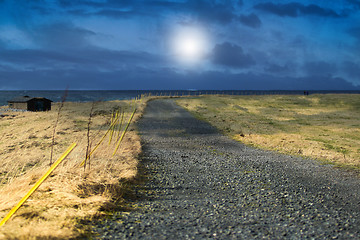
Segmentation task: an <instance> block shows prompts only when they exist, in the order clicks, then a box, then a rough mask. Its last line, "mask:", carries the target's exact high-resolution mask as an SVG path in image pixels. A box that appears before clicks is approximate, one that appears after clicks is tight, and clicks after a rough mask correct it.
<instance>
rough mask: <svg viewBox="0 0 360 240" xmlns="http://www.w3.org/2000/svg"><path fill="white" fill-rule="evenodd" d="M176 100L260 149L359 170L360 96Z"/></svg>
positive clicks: (277, 96) (222, 97)
mask: <svg viewBox="0 0 360 240" xmlns="http://www.w3.org/2000/svg"><path fill="white" fill-rule="evenodd" d="M178 104H180V105H181V106H184V107H185V108H187V109H189V110H190V111H191V112H193V113H194V114H195V115H196V116H198V117H199V118H202V119H204V120H207V121H209V122H210V123H211V124H212V125H214V126H215V127H217V128H218V129H220V130H222V131H223V132H224V133H226V134H228V135H229V136H231V137H232V138H234V139H236V140H238V141H241V142H243V143H245V144H249V145H253V146H256V147H259V148H264V149H268V150H275V151H279V152H282V153H286V154H293V155H301V156H306V157H311V158H316V159H320V160H324V161H326V162H328V163H334V164H336V165H338V166H344V167H348V168H355V169H360V95H358V94H355V95H350V94H326V95H310V96H295V95H287V96H282V95H269V96H203V97H198V98H188V99H186V98H182V99H180V100H178Z"/></svg>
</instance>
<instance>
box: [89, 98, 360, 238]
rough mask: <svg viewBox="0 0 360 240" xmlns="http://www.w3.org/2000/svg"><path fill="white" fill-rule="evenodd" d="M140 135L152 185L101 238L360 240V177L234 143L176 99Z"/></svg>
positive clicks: (104, 224) (101, 229)
mask: <svg viewBox="0 0 360 240" xmlns="http://www.w3.org/2000/svg"><path fill="white" fill-rule="evenodd" d="M138 127H139V130H140V133H141V135H142V140H143V144H144V156H143V160H142V163H141V164H142V166H143V168H144V170H143V171H145V172H144V174H147V175H148V176H149V177H148V178H149V179H148V181H146V182H145V183H144V184H139V185H137V186H135V189H134V194H135V195H136V196H138V199H137V200H132V201H130V200H129V206H131V205H134V204H135V205H136V206H138V208H135V209H134V210H132V211H129V212H117V213H115V215H114V216H113V217H111V218H109V219H106V220H103V221H101V222H100V223H98V224H97V225H96V226H95V227H94V232H96V233H98V235H97V236H96V238H97V239H140V238H141V239H210V238H211V239H332V238H334V239H360V208H359V207H360V205H359V204H360V179H359V177H357V176H356V175H355V174H352V173H348V172H345V171H343V170H336V169H333V168H332V167H331V166H329V165H319V164H318V163H317V162H315V161H311V160H304V159H302V158H297V157H291V156H285V155H280V154H276V153H272V152H268V151H262V150H258V149H254V148H251V147H247V146H245V145H243V144H240V143H237V142H235V141H232V140H230V139H228V138H227V137H225V136H223V135H221V134H219V133H218V132H217V131H216V130H215V129H214V128H212V127H211V126H210V125H208V124H206V123H204V122H201V121H199V120H196V119H195V118H193V117H192V116H191V115H190V114H189V113H188V112H187V111H185V110H183V109H182V108H180V107H178V106H177V105H176V104H175V103H174V102H173V101H172V100H170V99H169V100H156V101H152V102H150V103H149V105H148V107H147V109H146V112H145V115H144V117H143V118H142V120H141V121H140V122H139V124H138Z"/></svg>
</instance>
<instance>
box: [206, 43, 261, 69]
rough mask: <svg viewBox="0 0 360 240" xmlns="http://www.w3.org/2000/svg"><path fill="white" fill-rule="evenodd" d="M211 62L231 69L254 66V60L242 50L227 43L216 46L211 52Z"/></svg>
mask: <svg viewBox="0 0 360 240" xmlns="http://www.w3.org/2000/svg"><path fill="white" fill-rule="evenodd" d="M211 60H212V62H213V63H215V64H218V65H222V66H227V67H232V68H246V67H249V66H252V65H254V64H255V61H254V59H253V58H252V57H251V56H250V55H249V54H245V53H244V52H243V49H242V48H241V47H240V46H238V45H236V44H231V43H229V42H225V43H222V44H216V46H215V47H214V49H213V51H212V59H211Z"/></svg>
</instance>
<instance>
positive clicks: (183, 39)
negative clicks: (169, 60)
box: [171, 26, 209, 63]
mask: <svg viewBox="0 0 360 240" xmlns="http://www.w3.org/2000/svg"><path fill="white" fill-rule="evenodd" d="M208 46H209V39H208V37H207V35H206V33H205V31H204V30H203V29H201V28H200V27H194V26H181V27H179V28H177V29H176V30H175V32H174V33H173V34H172V38H171V48H172V52H173V54H174V56H175V57H176V59H178V60H179V61H181V62H184V63H196V62H199V61H200V60H202V59H203V58H204V57H205V55H206V52H207V49H208Z"/></svg>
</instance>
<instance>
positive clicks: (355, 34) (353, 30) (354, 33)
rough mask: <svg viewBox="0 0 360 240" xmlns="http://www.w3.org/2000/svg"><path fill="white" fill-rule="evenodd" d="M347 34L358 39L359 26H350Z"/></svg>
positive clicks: (359, 33) (359, 36)
mask: <svg viewBox="0 0 360 240" xmlns="http://www.w3.org/2000/svg"><path fill="white" fill-rule="evenodd" d="M348 34H350V35H351V36H353V37H355V38H356V39H357V40H359V41H360V27H355V28H350V29H349V30H348Z"/></svg>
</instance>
